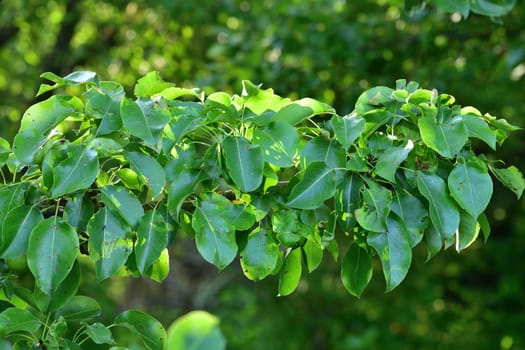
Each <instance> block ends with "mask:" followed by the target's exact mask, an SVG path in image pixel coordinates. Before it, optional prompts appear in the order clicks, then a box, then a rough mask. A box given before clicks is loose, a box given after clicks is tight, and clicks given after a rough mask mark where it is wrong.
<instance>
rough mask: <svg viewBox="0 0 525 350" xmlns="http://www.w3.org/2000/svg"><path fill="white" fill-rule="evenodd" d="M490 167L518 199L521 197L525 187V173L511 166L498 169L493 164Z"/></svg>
mask: <svg viewBox="0 0 525 350" xmlns="http://www.w3.org/2000/svg"><path fill="white" fill-rule="evenodd" d="M489 169H490V171H491V172H492V174H494V176H495V177H496V179H498V181H499V182H501V183H502V184H503V185H504V186H505V187H507V188H508V189H509V190H511V191H512V192H514V193H515V194H516V197H518V199H520V198H521V195H522V194H523V189H525V180H524V179H523V174H522V173H521V171H519V170H518V168H516V167H515V166H510V167H508V168H506V169H498V168H494V167H492V166H491V167H489Z"/></svg>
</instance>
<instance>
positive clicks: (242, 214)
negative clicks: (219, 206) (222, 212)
mask: <svg viewBox="0 0 525 350" xmlns="http://www.w3.org/2000/svg"><path fill="white" fill-rule="evenodd" d="M256 214H257V209H255V207H253V206H251V205H249V204H247V203H239V204H234V205H232V206H231V207H230V212H228V219H229V220H230V222H232V223H233V226H234V227H235V230H237V231H246V230H249V229H250V228H251V227H252V226H253V225H254V224H255V222H256V220H257V219H256Z"/></svg>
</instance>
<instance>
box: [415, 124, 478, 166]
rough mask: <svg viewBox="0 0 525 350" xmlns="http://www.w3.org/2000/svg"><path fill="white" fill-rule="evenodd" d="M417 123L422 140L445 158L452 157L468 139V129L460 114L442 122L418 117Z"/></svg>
mask: <svg viewBox="0 0 525 350" xmlns="http://www.w3.org/2000/svg"><path fill="white" fill-rule="evenodd" d="M418 125H419V131H420V132H421V138H422V139H423V142H424V143H425V144H426V145H427V146H428V147H430V148H432V149H433V150H434V151H436V152H437V153H439V154H440V155H442V156H443V157H446V158H452V157H454V156H455V155H456V154H457V153H458V152H459V151H460V150H461V148H463V146H464V145H465V143H466V142H467V139H468V131H467V128H466V127H465V123H463V119H462V118H461V116H456V117H453V118H450V119H449V120H446V121H442V122H437V121H436V119H435V118H432V117H423V118H420V119H419V122H418Z"/></svg>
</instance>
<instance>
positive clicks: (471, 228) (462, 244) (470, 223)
mask: <svg viewBox="0 0 525 350" xmlns="http://www.w3.org/2000/svg"><path fill="white" fill-rule="evenodd" d="M459 216H460V221H459V228H458V233H457V237H456V250H457V251H458V252H460V251H462V250H463V249H466V248H468V247H469V246H470V245H471V244H472V243H474V241H475V240H476V238H478V234H479V229H480V225H479V224H478V222H477V220H476V219H475V218H473V217H472V216H471V215H470V214H469V213H467V212H466V211H464V210H460V212H459Z"/></svg>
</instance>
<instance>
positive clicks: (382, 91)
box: [355, 86, 394, 115]
mask: <svg viewBox="0 0 525 350" xmlns="http://www.w3.org/2000/svg"><path fill="white" fill-rule="evenodd" d="M393 91H394V90H393V89H391V88H389V87H387V86H375V87H373V88H371V89H368V90H366V91H364V92H363V93H362V94H361V95H360V96H359V97H358V98H357V101H356V103H355V111H356V112H357V113H359V114H361V115H362V114H365V113H366V112H369V111H371V110H374V109H377V107H382V106H385V105H386V104H388V102H389V101H390V96H391V95H392V92H393Z"/></svg>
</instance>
